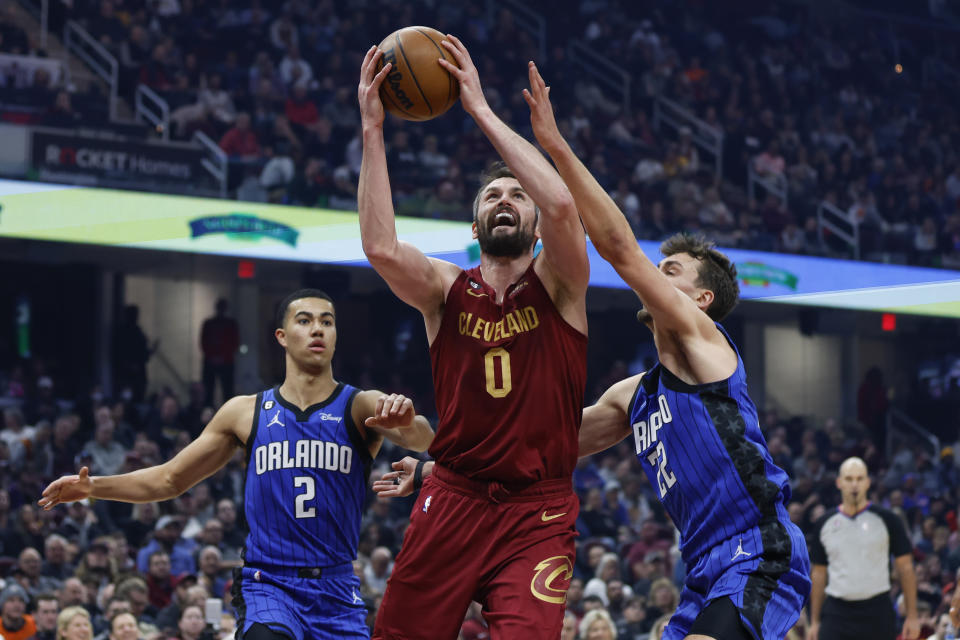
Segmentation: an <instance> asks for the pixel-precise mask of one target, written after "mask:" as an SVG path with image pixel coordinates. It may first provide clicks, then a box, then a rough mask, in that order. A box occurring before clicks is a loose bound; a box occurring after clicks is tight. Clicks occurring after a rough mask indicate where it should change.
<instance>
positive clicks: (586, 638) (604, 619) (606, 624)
mask: <svg viewBox="0 0 960 640" xmlns="http://www.w3.org/2000/svg"><path fill="white" fill-rule="evenodd" d="M580 638H582V639H583V640H617V628H616V627H615V626H614V624H613V620H612V619H611V618H610V614H609V613H607V612H606V611H605V610H603V609H594V610H593V611H590V612H588V613H587V614H586V615H585V616H583V620H581V621H580Z"/></svg>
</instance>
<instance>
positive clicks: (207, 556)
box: [197, 545, 227, 598]
mask: <svg viewBox="0 0 960 640" xmlns="http://www.w3.org/2000/svg"><path fill="white" fill-rule="evenodd" d="M197 564H198V566H199V567H200V574H199V576H198V579H199V580H200V581H201V582H202V583H203V587H204V588H205V589H206V590H207V592H208V593H211V594H213V597H215V598H222V597H223V590H224V587H226V586H227V579H226V578H225V577H224V575H223V554H222V553H220V549H218V548H217V547H215V546H213V545H207V546H205V547H204V548H203V549H201V550H200V555H199V556H198V560H197Z"/></svg>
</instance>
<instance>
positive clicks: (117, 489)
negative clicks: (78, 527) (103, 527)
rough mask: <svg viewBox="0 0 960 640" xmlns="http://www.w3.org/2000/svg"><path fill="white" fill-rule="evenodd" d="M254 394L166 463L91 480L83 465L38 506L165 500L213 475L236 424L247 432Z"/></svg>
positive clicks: (236, 440)
mask: <svg viewBox="0 0 960 640" xmlns="http://www.w3.org/2000/svg"><path fill="white" fill-rule="evenodd" d="M255 402H256V396H238V397H236V398H232V399H231V400H229V401H228V402H227V403H226V404H224V405H223V406H222V407H221V408H220V410H219V411H217V413H216V415H215V416H214V417H213V419H212V420H210V423H209V424H208V425H207V426H206V428H204V430H203V433H201V434H200V436H199V437H198V438H197V439H196V440H194V441H193V442H191V443H190V444H188V445H187V446H186V447H184V448H183V450H182V451H180V453H178V454H177V455H176V456H174V457H173V458H172V459H171V460H168V461H167V462H165V463H163V464H160V465H156V466H153V467H148V468H146V469H139V470H137V471H132V472H130V473H124V474H122V475H115V476H90V475H89V470H88V469H87V467H84V468H83V469H81V470H80V473H79V474H78V475H72V476H64V477H62V478H60V479H59V480H54V481H53V482H52V483H50V485H49V486H48V487H47V488H46V489H44V491H43V496H42V497H41V498H40V500H39V502H38V504H40V506H42V507H43V508H44V509H52V508H53V507H55V506H56V505H58V504H61V503H66V502H75V501H77V500H82V499H84V498H97V499H102V500H118V501H120V502H159V501H162V500H170V499H171V498H175V497H177V496H179V495H180V494H181V493H183V492H184V491H186V490H187V489H189V488H190V487H192V486H194V485H195V484H197V483H198V482H200V481H202V480H204V479H206V478H208V477H210V476H211V475H213V474H214V473H216V472H217V471H218V470H219V469H220V468H221V467H223V465H225V464H227V462H228V461H229V460H230V458H231V457H232V456H233V452H234V451H235V450H236V448H237V447H238V446H241V445H242V444H243V443H242V440H241V438H245V437H247V435H248V434H247V433H243V434H241V432H240V425H244V426H245V427H246V428H247V429H249V425H250V424H251V420H252V419H253V409H254V403H255Z"/></svg>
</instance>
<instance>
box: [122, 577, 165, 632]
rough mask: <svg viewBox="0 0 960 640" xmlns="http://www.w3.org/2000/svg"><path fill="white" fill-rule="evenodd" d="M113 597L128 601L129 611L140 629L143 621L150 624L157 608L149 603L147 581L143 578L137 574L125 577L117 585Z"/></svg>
mask: <svg viewBox="0 0 960 640" xmlns="http://www.w3.org/2000/svg"><path fill="white" fill-rule="evenodd" d="M114 597H116V598H119V599H121V600H126V601H127V602H129V603H130V613H132V614H133V615H134V616H135V617H136V618H137V621H138V623H139V625H140V627H141V629H143V627H144V624H145V623H147V624H152V622H153V620H154V617H155V616H156V614H157V610H156V609H155V608H154V607H153V606H151V605H150V596H149V592H148V591H147V583H146V582H144V580H143V578H140V577H137V576H134V577H130V578H126V579H125V580H123V581H122V582H120V584H118V585H117V589H116V591H115V595H114Z"/></svg>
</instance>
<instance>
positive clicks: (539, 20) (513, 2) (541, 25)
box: [487, 0, 547, 63]
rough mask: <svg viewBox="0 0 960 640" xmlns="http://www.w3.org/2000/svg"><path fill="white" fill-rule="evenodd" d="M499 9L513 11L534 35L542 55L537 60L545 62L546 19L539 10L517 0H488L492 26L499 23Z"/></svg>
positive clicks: (488, 17) (524, 26)
mask: <svg viewBox="0 0 960 640" xmlns="http://www.w3.org/2000/svg"><path fill="white" fill-rule="evenodd" d="M498 9H506V10H507V11H509V12H510V13H512V14H513V15H514V18H515V19H516V20H517V24H518V25H519V26H520V27H521V28H522V29H523V30H524V31H526V32H527V33H529V34H530V35H532V36H533V37H534V39H535V40H536V41H537V55H538V56H540V59H539V60H538V61H537V62H540V63H545V62H546V60H547V21H546V19H545V18H544V17H543V16H542V15H540V13H539V12H537V11H534V10H533V9H531V8H530V7H528V6H526V5H525V4H523V3H522V2H517V0H487V22H488V23H489V24H490V26H491V27H492V26H494V25H496V24H497V10H498Z"/></svg>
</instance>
